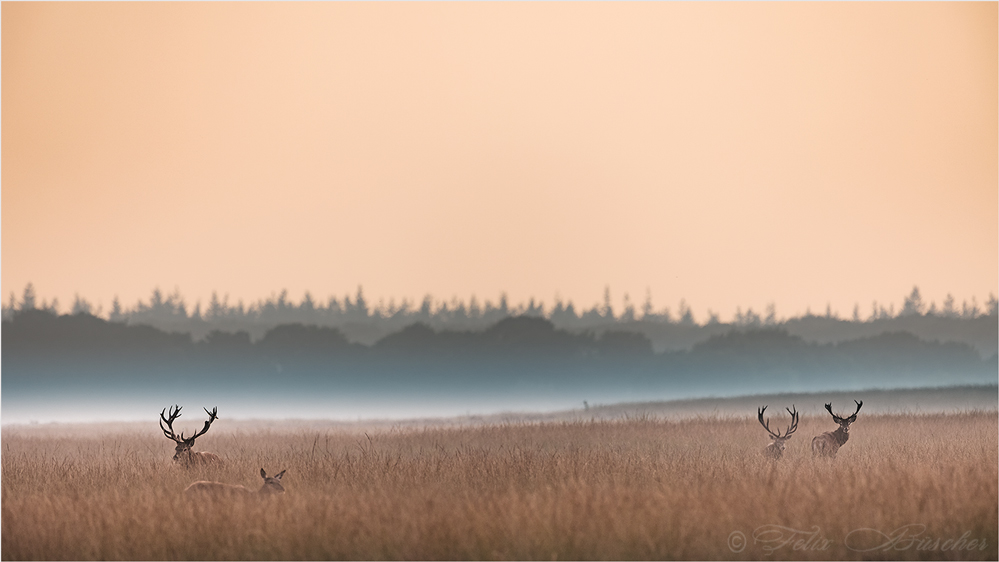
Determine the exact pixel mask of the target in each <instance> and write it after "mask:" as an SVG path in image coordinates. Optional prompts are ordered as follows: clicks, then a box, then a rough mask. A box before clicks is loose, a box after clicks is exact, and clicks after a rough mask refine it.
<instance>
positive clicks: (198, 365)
mask: <svg viewBox="0 0 999 562" xmlns="http://www.w3.org/2000/svg"><path fill="white" fill-rule="evenodd" d="M991 318H992V320H991V321H992V323H993V327H994V324H995V317H994V316H991ZM969 321H970V320H969ZM621 326H622V325H621V324H617V325H616V326H615V329H607V330H604V331H602V332H600V333H597V332H595V331H592V330H585V331H581V332H574V331H569V330H565V329H560V328H558V327H556V326H555V324H554V323H553V322H552V321H551V320H549V319H546V318H541V317H538V316H527V315H521V316H513V317H507V318H503V319H501V320H499V321H498V322H496V323H494V324H492V325H491V326H489V327H487V328H486V329H484V330H478V331H472V330H453V329H435V328H433V327H431V326H429V325H427V324H425V323H422V322H417V323H414V324H410V325H409V326H406V327H405V328H403V329H401V330H399V331H397V332H394V333H392V334H389V335H387V336H385V337H383V338H381V339H380V340H378V341H377V342H376V343H374V344H372V345H364V344H359V343H352V342H350V341H349V339H348V338H347V337H346V336H345V335H344V333H343V332H342V331H341V330H339V329H338V328H333V327H327V326H315V325H305V324H301V323H294V324H284V325H280V326H276V327H274V328H271V329H270V330H268V331H267V332H265V334H264V335H263V337H261V338H259V339H253V338H251V337H250V334H249V333H248V332H245V331H238V332H224V331H218V330H216V331H212V332H209V333H208V334H207V335H206V337H204V338H203V339H200V340H196V339H194V338H193V337H192V335H191V334H190V333H181V332H166V331H163V330H160V329H157V328H153V327H151V326H145V325H131V324H126V323H123V322H111V321H108V320H105V319H102V318H98V317H95V316H93V315H90V314H86V313H83V312H79V313H77V314H65V315H61V316H59V315H55V314H53V313H52V312H51V311H48V310H44V309H40V308H36V309H30V310H23V311H17V312H15V313H14V314H12V315H11V317H10V318H9V319H7V320H4V321H3V330H2V344H3V359H4V372H3V390H4V392H9V391H13V393H14V394H11V395H16V393H17V392H19V391H20V390H23V389H28V388H33V389H36V390H38V389H46V388H53V389H55V388H58V387H59V386H63V387H64V388H66V387H72V386H74V385H82V386H84V387H87V388H93V387H95V386H96V387H98V388H99V387H102V386H107V387H109V388H111V387H115V388H117V387H120V386H122V385H136V384H142V383H144V382H151V381H159V382H162V381H169V382H170V383H171V384H177V385H212V384H215V385H219V386H223V387H228V386H236V385H243V386H245V385H250V386H251V387H252V386H253V385H258V387H259V388H261V389H263V388H266V387H267V384H266V383H267V382H268V381H271V380H272V378H273V377H275V376H278V377H279V378H280V379H281V380H282V384H288V385H293V386H297V387H299V388H302V389H312V390H313V391H315V392H341V391H343V389H353V390H359V391H370V392H378V391H379V389H392V390H393V391H400V390H405V389H407V388H411V389H421V390H425V391H432V390H434V389H437V390H438V391H448V390H453V389H459V388H464V389H466V390H469V389H470V390H475V391H483V392H492V391H500V390H509V389H511V388H517V387H521V386H524V385H533V386H539V385H540V386H544V387H548V388H559V387H567V386H576V387H585V388H594V389H597V390H599V389H608V388H622V387H625V388H631V389H638V390H642V389H648V390H649V391H663V390H664V389H674V390H675V389H681V390H688V391H693V390H697V389H700V391H701V392H706V391H710V390H711V389H729V388H738V389H742V391H743V392H753V391H755V392H764V391H775V390H776V391H779V390H781V389H785V388H796V389H798V388H804V387H809V388H810V387H825V388H840V387H859V386H864V387H885V388H891V387H914V386H945V385H954V384H982V383H992V382H994V381H995V376H996V372H997V356H996V355H992V356H991V357H988V358H985V359H983V358H982V357H981V356H980V354H979V353H978V352H977V351H976V350H975V349H974V348H973V347H972V346H970V345H968V344H966V343H960V342H953V341H951V342H940V341H927V340H924V339H920V338H918V337H917V336H915V335H913V334H911V333H909V332H897V331H896V332H892V331H886V332H883V333H880V334H878V335H874V336H865V337H860V338H855V339H849V340H844V341H840V342H836V343H818V342H809V341H806V340H805V339H804V338H802V337H800V336H796V335H793V334H791V333H789V331H788V330H786V329H784V328H778V327H750V328H731V327H729V328H728V329H727V331H726V332H725V333H721V334H714V335H710V336H709V337H708V338H707V339H706V340H705V341H703V342H699V343H696V344H694V345H693V346H692V347H691V348H690V349H688V350H678V351H667V352H661V353H655V352H654V351H653V346H652V343H651V341H650V340H649V338H648V337H646V336H645V335H643V334H641V333H638V332H632V331H628V330H627V329H624V328H622V327H621ZM67 385H68V386H67Z"/></svg>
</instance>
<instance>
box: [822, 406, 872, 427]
mask: <svg viewBox="0 0 999 562" xmlns="http://www.w3.org/2000/svg"><path fill="white" fill-rule="evenodd" d="M854 402H855V403H856V404H857V411H856V412H854V413H853V415H852V416H850V417H848V418H841V417H839V416H837V415H836V414H834V413H833V411H832V403H831V402H830V403H829V404H826V410H829V414H831V415H832V417H833V421H834V422H836V423H838V424H839V430H840V431H842V432H843V433H850V424H851V423H853V422H855V421H857V413H858V412H860V408H861V407H863V405H864V401H863V400H861V401H860V402H857V401H856V400H854Z"/></svg>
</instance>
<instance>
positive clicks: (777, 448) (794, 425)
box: [756, 405, 798, 460]
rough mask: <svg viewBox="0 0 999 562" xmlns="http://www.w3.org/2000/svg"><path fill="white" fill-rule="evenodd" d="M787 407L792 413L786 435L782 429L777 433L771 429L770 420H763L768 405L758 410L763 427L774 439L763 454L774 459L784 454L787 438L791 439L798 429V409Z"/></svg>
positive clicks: (788, 411)
mask: <svg viewBox="0 0 999 562" xmlns="http://www.w3.org/2000/svg"><path fill="white" fill-rule="evenodd" d="M791 408H794V406H793V405H792V406H791ZM786 409H787V413H789V414H791V425H789V426H787V430H786V431H785V433H784V435H781V434H780V430H777V433H774V432H772V431H770V420H767V421H763V412H766V411H767V407H766V406H764V407H763V408H758V409H757V410H756V411H757V414H758V417H759V420H760V425H762V426H763V429H765V430H767V433H769V434H770V438H771V439H773V441H774V442H773V443H771V444H769V445H767V448H766V449H764V450H763V454H764V455H766V456H767V457H769V458H771V459H773V460H778V459H780V458H781V457H782V456H783V455H784V448H785V447H787V440H788V439H790V438H791V434H792V433H794V432H795V431H797V429H798V410H797V409H795V410H793V411H792V410H791V409H790V408H786Z"/></svg>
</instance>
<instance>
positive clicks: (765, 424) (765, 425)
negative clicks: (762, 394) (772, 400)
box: [756, 406, 780, 439]
mask: <svg viewBox="0 0 999 562" xmlns="http://www.w3.org/2000/svg"><path fill="white" fill-rule="evenodd" d="M766 411H767V406H764V407H763V408H757V409H756V412H757V418H759V420H760V425H762V426H763V429H765V430H767V433H769V434H770V436H771V437H773V438H774V439H780V431H778V432H777V433H774V432H772V431H770V420H767V421H763V412H766Z"/></svg>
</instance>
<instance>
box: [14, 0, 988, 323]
mask: <svg viewBox="0 0 999 562" xmlns="http://www.w3.org/2000/svg"><path fill="white" fill-rule="evenodd" d="M997 24H999V19H997V4H996V3H994V2H978V3H950V2H948V3H895V2H891V3H852V2H851V3H812V2H808V3H637V4H633V3H628V4H622V3H562V2H556V3H442V4H438V3H432V4H426V3H360V4H354V3H294V4H288V3H228V2H226V3H117V2H115V3H99V4H91V3H67V4H60V3H4V4H3V5H2V186H0V189H2V281H0V284H2V291H3V295H5V298H6V295H8V294H9V293H10V292H11V291H15V292H17V293H18V294H20V292H21V290H22V289H23V287H24V285H25V284H26V283H27V282H29V281H30V282H33V283H34V284H35V287H36V289H37V291H38V293H39V294H40V296H41V297H45V298H52V297H58V298H59V300H60V302H61V304H62V307H63V309H64V310H65V309H66V307H68V305H69V304H70V303H71V302H72V300H73V295H74V293H79V294H81V295H82V296H84V297H86V298H88V299H90V300H91V301H94V302H95V303H96V302H100V303H102V304H103V305H104V308H105V311H106V310H107V308H108V306H109V304H110V301H111V299H112V297H113V296H114V295H116V294H117V295H118V296H119V297H120V298H121V299H122V301H123V302H124V303H125V304H128V305H131V304H134V302H135V301H136V300H137V299H139V298H143V299H147V298H148V295H149V293H150V291H151V290H152V289H153V288H154V287H157V286H158V287H161V288H162V289H164V290H166V291H168V292H169V291H173V290H174V288H178V289H179V290H180V292H181V293H182V294H183V295H184V297H185V298H186V299H187V301H188V303H189V304H191V305H193V303H194V302H195V301H198V300H201V302H202V304H204V303H205V301H207V299H208V298H209V296H210V295H211V291H212V290H218V291H219V293H220V294H222V293H228V294H229V295H230V299H231V300H235V299H238V298H242V299H244V300H246V301H247V302H252V301H256V300H257V299H259V298H264V297H267V296H270V295H271V294H272V293H274V292H276V291H280V290H281V289H282V288H286V289H288V290H289V293H290V295H291V297H292V298H293V299H294V300H296V301H297V300H298V299H299V298H300V297H301V295H302V293H303V292H304V291H305V290H309V291H311V293H312V294H313V296H314V297H316V298H319V299H322V300H325V298H326V297H327V296H329V295H331V294H332V295H336V296H340V297H342V296H343V295H344V294H346V293H350V294H353V293H354V292H355V291H356V289H357V286H358V285H363V286H364V290H365V293H366V295H367V296H368V298H369V300H375V301H377V299H378V297H384V298H385V299H386V300H388V298H390V297H394V298H395V299H396V300H399V299H401V298H403V297H408V298H410V299H416V300H418V299H419V298H421V297H422V296H423V295H424V294H426V293H431V294H433V295H434V296H435V297H437V298H439V299H450V298H452V297H454V296H457V297H459V298H462V299H468V298H469V297H470V296H471V295H472V294H475V295H477V296H478V298H479V299H480V301H482V300H485V299H491V300H494V301H495V300H496V298H497V297H498V295H499V294H500V292H501V291H506V292H507V293H508V294H509V297H510V298H511V300H512V301H514V302H518V301H521V300H526V299H528V298H530V297H532V296H533V297H535V298H537V299H541V300H543V301H545V302H548V303H551V301H552V300H553V298H554V297H555V295H556V294H558V295H561V297H562V298H564V299H572V300H573V301H574V302H575V303H576V304H577V306H586V307H588V306H590V305H592V304H594V303H596V302H597V301H599V300H600V299H601V298H602V294H603V290H604V287H605V286H606V285H609V286H610V287H611V290H612V293H613V296H614V300H615V303H616V304H617V305H618V306H620V300H621V297H622V296H623V294H624V293H628V294H630V296H631V299H632V301H635V302H639V303H640V302H641V301H642V300H643V299H644V296H645V292H646V289H647V288H648V289H649V290H651V293H652V296H653V300H654V302H655V304H656V306H657V308H660V307H662V306H664V305H669V306H670V307H671V308H673V310H674V311H675V309H676V303H677V302H678V301H679V300H680V299H681V298H685V299H686V300H687V301H688V302H689V303H691V304H692V306H693V309H694V312H695V316H697V317H698V319H699V320H703V319H704V313H705V311H706V310H707V309H709V308H710V309H712V310H714V311H715V312H719V313H720V314H721V316H722V319H728V318H731V316H732V314H733V313H734V312H735V309H736V307H737V306H741V307H742V308H743V310H745V308H746V307H752V308H754V309H755V310H757V311H761V310H762V309H763V308H764V307H765V306H766V304H767V303H769V302H775V303H776V305H777V311H778V314H779V315H781V316H790V315H795V314H800V313H802V312H804V310H805V309H806V307H811V309H812V311H815V312H819V311H824V310H825V307H826V304H827V303H829V304H831V306H832V308H833V309H834V310H835V311H838V312H839V313H840V314H841V315H844V316H849V314H850V313H851V312H852V310H853V306H854V303H859V304H860V307H861V311H862V314H863V315H864V316H865V317H866V316H867V314H868V313H869V310H870V303H871V301H872V300H878V301H882V302H895V303H896V307H897V306H898V304H900V302H901V297H902V296H903V295H904V294H906V293H908V292H909V291H910V290H911V288H912V286H913V285H914V284H915V285H919V287H920V288H921V289H922V291H923V295H924V297H926V298H928V299H932V300H936V301H937V302H938V303H939V302H940V301H941V300H942V299H943V298H944V296H945V295H946V293H948V292H950V293H953V294H954V296H955V297H957V299H958V301H959V302H960V301H961V300H962V299H970V298H971V297H972V296H976V297H977V298H978V300H979V302H980V303H981V302H982V301H983V300H984V299H985V298H987V297H988V294H989V292H996V291H997V285H999V279H997V270H999V260H997V255H999V247H997V239H999V228H997V225H999V220H997V208H999V201H997V192H999V157H997V155H999V130H997V124H999V114H997V108H999V86H997V83H999V78H997V75H999V71H997V69H999V57H997V54H999V39H997V28H999V25H997Z"/></svg>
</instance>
